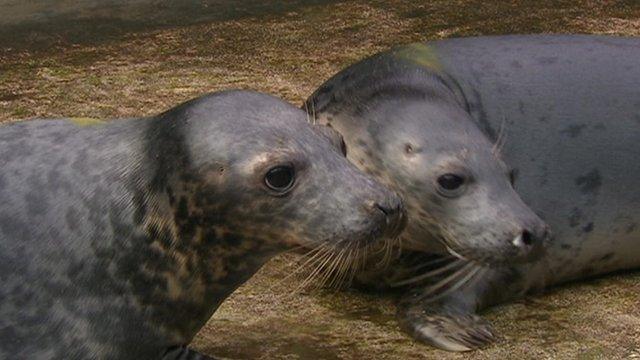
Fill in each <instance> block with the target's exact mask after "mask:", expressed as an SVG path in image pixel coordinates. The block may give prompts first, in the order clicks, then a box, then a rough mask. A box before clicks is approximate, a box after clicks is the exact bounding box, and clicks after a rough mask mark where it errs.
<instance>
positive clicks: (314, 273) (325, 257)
mask: <svg viewBox="0 0 640 360" xmlns="http://www.w3.org/2000/svg"><path fill="white" fill-rule="evenodd" d="M332 255H333V252H332V251H331V250H330V249H326V250H325V252H324V254H323V256H322V257H320V258H318V260H317V261H316V262H314V264H316V265H317V266H314V268H313V270H312V271H311V272H310V273H309V274H308V275H307V277H306V278H305V279H304V280H303V281H302V283H301V284H300V285H299V286H298V287H297V288H296V290H295V291H294V292H293V293H294V294H296V293H299V292H300V291H301V290H302V289H305V288H308V285H309V284H310V283H312V282H313V280H315V279H316V278H317V276H318V275H320V274H321V270H322V268H323V267H324V266H325V265H326V263H327V262H329V261H330V260H331V257H332Z"/></svg>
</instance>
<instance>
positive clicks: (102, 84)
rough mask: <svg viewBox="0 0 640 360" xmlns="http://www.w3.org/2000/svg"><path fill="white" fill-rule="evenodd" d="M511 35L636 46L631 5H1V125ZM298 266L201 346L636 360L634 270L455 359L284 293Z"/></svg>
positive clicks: (350, 297)
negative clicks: (449, 41)
mask: <svg viewBox="0 0 640 360" xmlns="http://www.w3.org/2000/svg"><path fill="white" fill-rule="evenodd" d="M513 33H597V34H611V35H627V36H639V35H640V1H639V0H617V1H616V0H573V1H569V0H565V1H562V0H537V1H529V0H522V1H514V0H512V1H483V0H448V1H445V0H431V1H396V0H387V1H364V0H363V1H330V0H289V1H259V2H257V1H245V0H239V1H233V0H217V1H216V0H208V1H207V0H204V1H195V0H188V1H159V0H155V1H154V0H102V1H101V0H30V1H23V0H0V121H12V120H19V119H26V118H32V117H66V116H74V117H95V118H114V117H131V116H145V115H151V114H155V113H159V112H161V111H163V110H165V109H167V108H169V107H171V106H174V105H176V104H178V103H180V102H182V101H185V100H187V99H190V98H192V97H195V96H198V95H201V94H203V93H205V92H210V91H216V90H221V89H228V88H250V89H255V90H259V91H264V92H269V93H272V94H275V95H278V96H281V97H283V98H285V99H287V100H289V101H291V102H292V103H294V104H296V105H298V104H301V103H302V101H303V100H304V99H305V98H306V97H307V96H308V95H309V94H311V92H312V91H313V90H314V89H315V88H316V87H317V86H318V85H320V84H321V83H323V82H324V80H326V79H327V78H328V77H330V76H331V75H333V74H334V73H336V72H337V71H339V70H340V69H342V68H343V67H345V66H347V65H349V64H351V63H353V62H356V61H357V60H359V59H361V58H363V57H365V56H368V55H370V54H373V53H376V52H378V51H381V50H385V49H387V48H389V47H391V46H394V45H399V44H404V43H409V42H415V41H425V40H429V39H439V38H446V37H456V36H471V35H489V34H513ZM639 61H640V59H639ZM639 86H640V84H639ZM295 259H296V256H295V255H292V254H288V255H283V256H281V257H278V258H276V259H275V260H274V261H272V262H270V263H269V264H268V265H267V266H266V267H265V268H264V269H263V270H262V271H261V272H260V273H259V274H258V275H256V276H255V277H254V278H253V279H252V280H251V281H250V282H249V283H248V284H246V285H245V286H243V287H242V288H241V289H240V290H239V291H237V292H236V293H235V294H234V295H233V296H232V297H231V298H230V299H229V300H228V301H227V302H225V304H223V306H222V307H221V308H220V309H219V310H218V312H217V313H216V314H215V315H214V317H213V318H212V320H211V321H210V322H209V324H208V325H207V326H206V327H205V328H204V329H203V330H202V331H201V333H200V335H199V336H198V337H197V338H196V340H195V341H194V346H195V347H196V348H198V349H199V350H201V351H203V352H205V353H207V354H210V355H216V356H220V357H226V358H231V359H254V358H255V359H274V358H278V359H362V358H366V359H416V358H418V359H422V358H423V359H466V358H474V359H476V358H477V359H510V358H519V359H543V358H561V359H566V358H570V359H574V358H577V359H618V358H619V359H623V358H625V359H629V358H631V359H633V358H636V359H640V275H638V274H637V273H636V274H626V275H625V274H619V275H615V276H610V277H606V278H602V279H597V280H592V281H585V282H580V283H577V284H573V285H570V286H565V287H562V288H554V289H551V290H550V291H549V292H548V293H547V294H545V295H540V296H534V297H531V298H528V299H526V300H523V301H520V302H517V303H513V304H508V305H504V306H500V307H497V308H494V309H492V310H490V311H489V312H488V318H489V319H490V320H491V321H492V322H493V323H494V325H495V328H496V330H497V331H498V332H499V333H500V334H501V335H502V336H503V338H502V339H501V341H500V342H499V343H498V344H497V345H495V346H493V347H491V348H489V349H486V350H483V351H479V352H475V353H470V354H451V353H446V352H442V351H438V350H433V349H431V348H429V347H426V346H423V345H420V344H417V343H415V342H414V341H412V340H411V339H410V338H409V337H408V336H407V335H405V334H404V333H403V332H402V331H401V330H400V329H399V328H398V326H397V324H396V321H395V318H394V307H393V299H392V298H391V297H390V296H388V295H386V294H363V293H359V292H356V291H342V292H334V291H307V290H301V291H299V292H298V294H295V295H291V293H292V291H293V290H294V289H296V287H297V283H296V281H295V279H292V280H291V281H285V282H282V281H281V279H282V278H283V277H285V275H286V274H288V273H290V272H291V271H292V269H293V268H295V266H296V265H295Z"/></svg>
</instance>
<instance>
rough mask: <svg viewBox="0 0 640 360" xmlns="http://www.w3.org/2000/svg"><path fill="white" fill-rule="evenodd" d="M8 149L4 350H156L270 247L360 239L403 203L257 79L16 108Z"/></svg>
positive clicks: (180, 340)
mask: <svg viewBox="0 0 640 360" xmlns="http://www.w3.org/2000/svg"><path fill="white" fill-rule="evenodd" d="M0 152H1V153H2V157H1V158H0V168H2V173H1V174H0V277H1V281H0V284H1V285H0V358H3V359H4V358H16V359H17V358H29V359H39V358H47V359H89V358H92V359H148V358H159V357H160V356H161V355H162V354H163V353H164V352H165V351H167V349H169V348H171V347H176V346H178V347H180V346H185V345H187V344H188V343H189V342H190V341H191V339H192V337H193V336H194V335H195V334H196V332H197V331H198V330H199V329H200V328H201V327H202V325H204V323H205V322H206V321H207V320H208V319H209V317H210V316H211V315H212V314H213V312H214V311H215V309H216V308H217V307H218V305H219V304H220V303H221V302H222V301H223V300H224V299H225V298H226V297H227V296H228V295H229V294H230V293H231V292H233V291H234V290H235V289H236V288H237V287H238V286H239V285H241V284H242V283H243V282H245V281H246V280H247V279H248V278H249V277H251V276H252V275H253V274H254V273H255V272H256V271H257V270H258V269H259V268H260V267H261V266H262V265H263V264H264V263H265V262H266V261H267V260H268V259H269V258H270V257H271V256H273V255H274V254H276V253H278V252H280V251H282V250H283V249H286V248H287V247H290V246H293V245H299V244H305V245H307V246H318V245H320V244H325V245H330V246H334V247H335V248H336V249H339V248H341V247H342V246H346V245H353V244H360V245H362V244H366V243H368V242H370V241H372V240H373V241H375V239H378V238H380V237H382V236H386V235H393V234H391V233H390V232H396V231H397V229H398V224H399V223H400V222H401V221H400V220H401V217H402V216H401V215H402V204H401V202H400V199H399V198H398V197H397V196H396V195H395V194H394V193H392V192H390V191H389V190H387V189H386V188H384V187H383V186H381V185H380V184H379V183H377V182H375V181H374V180H372V179H371V178H370V177H367V176H365V175H364V174H362V173H361V172H359V171H358V170H357V169H356V168H355V167H354V166H353V165H351V164H350V163H349V162H348V161H347V160H346V159H345V158H344V157H343V155H342V153H341V150H340V148H336V147H335V144H334V143H332V142H331V141H328V138H327V133H326V131H325V130H322V131H319V127H314V126H310V125H309V124H307V122H306V119H305V115H304V112H302V111H300V110H299V109H296V108H294V107H293V106H291V105H289V104H287V103H285V102H283V101H281V100H279V99H276V98H274V97H271V96H267V95H263V94H259V93H254V92H247V91H229V92H222V93H216V94H212V95H208V96H204V97H201V98H198V99H195V100H192V101H190V102H188V103H185V104H183V105H180V106H178V107H176V108H174V109H171V110H169V111H167V112H165V113H163V114H160V115H158V116H155V117H150V118H142V119H128V120H114V121H110V122H105V123H91V124H87V122H86V121H76V120H73V119H59V120H31V121H24V122H16V123H12V124H9V125H4V126H2V127H0ZM279 164H292V165H293V166H294V167H295V171H296V182H295V185H294V187H293V189H292V190H291V191H289V192H287V193H286V194H274V193H273V192H271V191H270V190H269V189H268V188H267V187H266V186H265V185H264V180H263V179H264V175H265V173H266V172H267V171H268V170H269V168H270V167H273V166H275V165H279ZM381 209H383V210H384V211H381ZM180 356H182V355H180ZM189 356H191V355H189Z"/></svg>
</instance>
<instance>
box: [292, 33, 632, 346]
mask: <svg viewBox="0 0 640 360" xmlns="http://www.w3.org/2000/svg"><path fill="white" fill-rule="evenodd" d="M305 108H306V109H307V110H308V111H309V113H311V115H313V116H314V119H315V120H316V121H318V122H319V123H322V124H329V125H330V126H332V127H333V128H335V129H336V130H338V131H339V132H340V133H341V134H342V135H343V136H344V138H345V142H346V145H347V149H348V157H349V159H351V160H352V161H353V162H354V163H355V164H356V165H357V166H359V167H360V168H361V169H363V170H365V171H367V172H369V173H371V174H373V175H376V176H377V177H378V178H379V179H380V180H381V181H383V182H385V183H387V184H388V185H390V186H391V187H393V188H395V189H396V190H398V191H399V192H400V193H401V195H402V196H403V197H404V199H405V201H406V203H407V209H408V214H409V223H408V226H407V231H406V232H405V233H404V235H403V237H402V239H403V243H404V246H405V250H406V249H413V250H417V251H419V252H413V253H411V252H406V251H405V254H404V255H403V256H402V257H401V258H399V259H397V260H396V261H395V262H394V264H393V265H392V266H391V267H390V269H389V270H387V271H377V272H376V271H368V272H363V273H361V274H360V280H361V281H362V282H364V283H367V284H375V286H376V287H383V284H384V285H387V286H394V287H400V289H404V291H405V296H404V297H403V298H402V300H401V303H400V307H399V317H400V320H401V323H402V324H403V326H404V327H405V328H406V329H407V330H408V331H409V332H410V333H411V334H412V335H413V336H415V337H416V338H418V339H420V340H422V341H424V342H427V343H430V344H433V345H435V346H437V347H440V348H442V349H447V350H453V351H465V350H470V349H475V348H478V347H480V346H483V345H485V344H487V343H489V342H491V341H493V340H494V334H493V332H492V331H491V329H490V327H489V326H488V324H487V323H486V322H485V321H484V320H482V319H481V318H480V317H478V316H477V315H476V312H477V311H478V310H481V309H484V308H486V307H488V306H490V305H492V304H496V303H500V302H504V301H507V300H509V299H514V298H517V297H520V296H522V295H523V294H525V293H527V292H531V291H535V290H539V289H542V288H544V287H546V286H549V285H553V284H559V283H564V282H567V281H571V280H574V279H579V278H585V277H590V276H594V275H598V274H605V273H608V272H612V271H617V270H623V269H632V268H637V267H640V161H639V160H638V158H639V157H640V39H639V38H619V37H605V36H565V35H541V36H499V37H475V38H461V39H449V40H442V41H435V42H429V43H426V44H414V45H409V46H404V47H399V48H397V49H393V50H390V51H387V52H383V53H380V54H378V55H374V56H373V57H370V58H368V59H366V60H364V61H361V62H359V63H357V64H355V65H353V66H351V67H349V68H347V69H346V70H344V71H341V72H340V73H338V74H337V75H335V76H334V77H333V78H332V79H330V80H329V81H327V82H326V83H325V84H323V85H322V86H320V88H319V89H318V90H317V91H316V92H315V93H314V94H313V95H312V96H311V97H310V99H309V100H308V101H307V102H306V104H305ZM512 184H513V185H514V186H515V191H516V192H517V194H519V195H520V196H521V197H522V199H523V200H524V203H525V204H527V205H528V206H529V207H530V208H531V209H532V210H533V212H534V213H536V214H538V215H539V216H540V217H541V218H542V219H544V221H545V222H546V223H547V224H548V228H549V229H550V233H551V234H552V236H553V239H554V240H553V241H548V240H545V238H547V236H546V233H547V231H546V230H545V229H546V227H545V226H544V225H543V223H542V222H541V221H540V220H539V219H538V218H537V217H535V216H534V215H533V214H532V212H531V211H530V210H529V208H528V207H527V206H525V205H524V204H523V203H522V202H521V201H520V199H519V198H518V197H517V195H516V193H515V192H514V190H513V188H512ZM510 239H513V241H510ZM541 243H542V246H541V247H542V248H545V243H546V252H545V253H544V255H542V254H543V252H539V253H538V254H537V255H536V256H531V257H530V258H528V259H526V260H529V261H532V260H535V261H533V262H530V263H527V264H517V262H516V261H515V260H522V256H518V254H519V253H520V254H522V253H530V251H529V250H530V249H532V248H534V247H537V246H538V245H540V244H541ZM429 254H431V255H429ZM447 255H451V256H452V258H448V256H447ZM541 255H542V256H541ZM536 258H537V259H536ZM424 283H427V285H423V284H424Z"/></svg>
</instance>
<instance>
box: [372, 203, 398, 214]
mask: <svg viewBox="0 0 640 360" xmlns="http://www.w3.org/2000/svg"><path fill="white" fill-rule="evenodd" d="M373 206H375V207H376V208H378V210H380V211H382V212H383V213H384V214H385V215H387V216H389V215H391V214H392V213H393V210H391V209H390V208H388V207H386V206H383V205H380V204H378V203H374V204H373Z"/></svg>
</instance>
